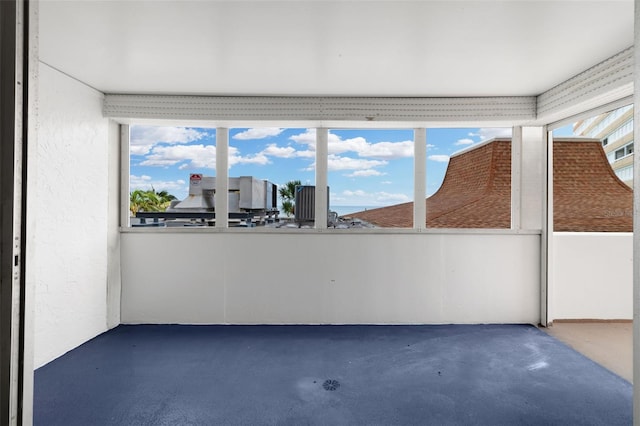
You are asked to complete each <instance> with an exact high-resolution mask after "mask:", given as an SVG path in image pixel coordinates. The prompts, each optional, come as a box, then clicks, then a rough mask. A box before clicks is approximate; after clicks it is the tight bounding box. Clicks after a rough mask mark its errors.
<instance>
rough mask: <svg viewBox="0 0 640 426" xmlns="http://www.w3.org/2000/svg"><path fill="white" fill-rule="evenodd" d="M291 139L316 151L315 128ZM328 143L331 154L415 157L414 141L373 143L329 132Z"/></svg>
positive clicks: (389, 157) (382, 158) (380, 157)
mask: <svg viewBox="0 0 640 426" xmlns="http://www.w3.org/2000/svg"><path fill="white" fill-rule="evenodd" d="M290 139H291V140H293V141H294V142H296V143H299V144H303V145H307V146H308V149H309V150H310V151H313V152H315V149H316V130H315V129H307V130H306V131H305V132H304V133H300V134H299V135H293V136H291V138H290ZM327 143H328V149H329V154H343V153H345V152H355V153H356V154H357V155H358V157H363V158H376V159H381V160H392V159H395V158H408V157H413V141H402V142H375V143H372V142H367V140H366V139H365V138H363V137H361V136H358V137H355V138H351V139H341V138H340V136H338V135H336V134H334V133H329V136H328V141H327Z"/></svg>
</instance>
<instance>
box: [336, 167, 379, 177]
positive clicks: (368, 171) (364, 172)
mask: <svg viewBox="0 0 640 426" xmlns="http://www.w3.org/2000/svg"><path fill="white" fill-rule="evenodd" d="M384 175H386V173H382V172H380V171H378V170H373V169H365V170H356V171H355V172H353V173H350V174H348V175H345V176H346V177H351V178H352V177H369V176H384Z"/></svg>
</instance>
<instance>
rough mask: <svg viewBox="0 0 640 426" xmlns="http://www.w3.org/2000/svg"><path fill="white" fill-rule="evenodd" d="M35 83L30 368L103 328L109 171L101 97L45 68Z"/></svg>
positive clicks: (30, 221) (30, 193)
mask: <svg viewBox="0 0 640 426" xmlns="http://www.w3.org/2000/svg"><path fill="white" fill-rule="evenodd" d="M39 80H40V84H39V87H38V90H39V100H40V101H39V111H38V115H39V123H38V124H39V129H38V141H37V146H36V147H35V148H34V147H31V148H30V153H31V154H32V155H35V158H32V159H30V163H29V165H28V167H29V170H31V171H32V172H33V173H31V172H30V173H29V179H28V199H29V201H28V202H29V211H28V229H27V234H28V235H29V242H30V243H32V244H33V247H31V248H30V250H29V253H30V254H31V256H30V258H29V259H28V260H27V268H29V269H30V271H29V276H30V277H32V278H33V279H34V281H35V309H34V310H35V324H34V326H35V343H34V346H35V348H34V350H35V367H39V366H41V365H43V364H45V363H47V362H49V361H50V360H52V359H54V358H56V357H58V356H60V355H61V354H63V353H65V352H67V351H68V350H70V349H72V348H74V347H76V346H78V345H79V344H81V343H83V342H85V341H86V340H88V339H91V338H92V337H94V336H96V335H98V334H99V333H101V332H103V331H105V330H106V329H107V321H106V318H107V298H106V288H107V264H108V245H107V244H108V241H107V237H108V225H107V215H108V199H109V194H108V191H109V173H110V170H109V151H108V143H107V141H108V137H109V122H108V120H107V119H105V118H103V116H102V94H101V93H99V92H97V91H95V90H93V89H91V88H89V87H87V86H85V85H83V84H81V83H79V82H77V81H76V80H73V79H71V78H69V77H68V76H65V75H63V74H61V73H59V72H57V71H55V70H53V69H51V68H50V67H48V66H46V65H44V64H41V65H40V78H39ZM31 160H33V161H32V162H31ZM116 190H117V188H116ZM116 230H117V228H114V229H112V230H111V233H114V232H116Z"/></svg>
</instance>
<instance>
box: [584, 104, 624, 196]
mask: <svg viewBox="0 0 640 426" xmlns="http://www.w3.org/2000/svg"><path fill="white" fill-rule="evenodd" d="M573 133H574V134H575V135H576V136H586V137H589V138H596V139H599V140H600V141H601V142H602V147H603V148H604V152H605V154H606V156H607V160H609V163H610V164H611V168H612V169H613V171H614V172H615V174H616V175H617V176H618V177H619V178H620V180H622V181H623V182H624V183H626V184H627V185H629V186H630V187H633V105H627V106H625V107H622V108H618V109H616V110H613V111H611V112H607V113H604V114H600V115H597V116H594V117H590V118H587V119H585V120H581V121H578V122H576V123H575V124H574V126H573Z"/></svg>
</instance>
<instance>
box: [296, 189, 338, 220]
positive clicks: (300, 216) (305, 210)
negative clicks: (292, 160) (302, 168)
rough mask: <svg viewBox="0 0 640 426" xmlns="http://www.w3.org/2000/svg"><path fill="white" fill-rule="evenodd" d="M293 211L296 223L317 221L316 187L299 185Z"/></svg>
mask: <svg viewBox="0 0 640 426" xmlns="http://www.w3.org/2000/svg"><path fill="white" fill-rule="evenodd" d="M295 191H296V193H295V207H294V210H293V213H294V218H295V220H296V222H313V221H315V219H316V187H315V186H314V185H298V186H296V190H295ZM328 206H329V188H327V207H328Z"/></svg>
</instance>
